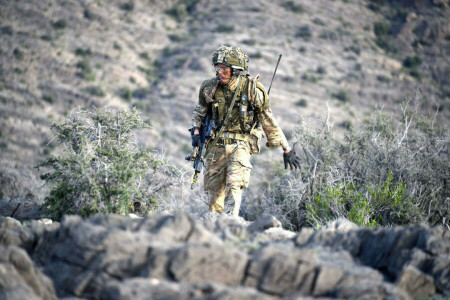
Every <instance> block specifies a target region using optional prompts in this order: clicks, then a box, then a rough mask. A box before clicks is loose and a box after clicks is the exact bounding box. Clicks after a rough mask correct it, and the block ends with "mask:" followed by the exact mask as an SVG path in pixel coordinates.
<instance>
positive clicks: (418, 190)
mask: <svg viewBox="0 0 450 300" xmlns="http://www.w3.org/2000/svg"><path fill="white" fill-rule="evenodd" d="M415 97H417V95H416V96H415ZM416 99H417V98H412V99H408V100H407V102H405V103H404V104H403V105H402V106H401V108H400V111H399V114H396V115H389V114H387V113H384V112H382V111H380V110H378V111H375V112H374V113H373V115H371V117H370V119H369V120H367V121H366V122H363V123H361V124H360V125H359V126H357V127H355V128H349V129H348V130H347V131H346V134H345V139H344V141H341V140H337V139H336V138H335V137H334V136H333V132H332V129H333V128H332V127H331V125H330V124H329V123H328V117H327V119H326V120H325V121H322V120H312V121H310V122H305V121H303V122H302V123H301V124H300V125H299V126H298V127H297V128H296V129H295V136H296V139H297V140H298V144H301V146H296V152H297V154H298V155H300V156H301V159H302V162H303V163H302V165H301V168H300V170H297V171H298V172H297V174H289V175H282V174H280V173H279V172H278V171H277V170H274V171H273V175H272V178H273V179H271V184H270V188H269V189H268V190H266V192H265V195H264V196H265V197H264V198H263V199H262V201H261V203H259V204H258V205H259V207H258V208H257V209H259V210H261V213H268V214H272V215H274V216H276V217H277V218H278V219H279V220H280V221H282V222H283V225H284V227H285V228H290V229H293V230H298V229H299V228H301V227H302V226H305V225H310V226H313V227H315V228H317V227H320V226H322V225H324V224H326V223H328V222H329V221H331V220H333V219H336V218H339V217H345V218H347V219H349V220H351V221H353V222H355V223H357V224H359V225H363V226H377V225H407V224H414V223H419V222H428V223H429V224H430V225H438V224H441V225H444V226H446V227H447V228H450V227H449V226H450V220H449V219H448V211H449V209H450V206H449V203H448V199H449V196H450V195H449V190H448V189H447V188H446V187H447V185H448V184H447V181H448V180H447V178H448V177H449V176H450V173H449V172H450V171H449V168H448V165H449V163H450V162H449V156H448V145H449V141H450V135H449V132H448V128H446V127H438V126H437V125H436V124H435V122H434V119H430V118H429V117H428V116H424V115H420V114H419V113H418V107H419V103H418V102H416V101H417V100H416Z"/></svg>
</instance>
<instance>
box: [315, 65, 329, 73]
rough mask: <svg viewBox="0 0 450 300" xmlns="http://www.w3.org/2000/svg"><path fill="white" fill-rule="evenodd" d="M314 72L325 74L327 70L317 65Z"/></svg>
mask: <svg viewBox="0 0 450 300" xmlns="http://www.w3.org/2000/svg"><path fill="white" fill-rule="evenodd" d="M316 72H317V73H318V74H322V75H324V74H327V70H326V69H325V67H323V66H318V67H317V69H316Z"/></svg>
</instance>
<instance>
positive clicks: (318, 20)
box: [313, 18, 325, 26]
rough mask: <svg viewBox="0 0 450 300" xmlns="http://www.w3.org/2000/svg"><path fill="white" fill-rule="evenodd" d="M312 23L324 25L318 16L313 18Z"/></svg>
mask: <svg viewBox="0 0 450 300" xmlns="http://www.w3.org/2000/svg"><path fill="white" fill-rule="evenodd" d="M313 23H314V24H316V25H319V26H325V22H324V21H322V20H321V19H319V18H314V20H313Z"/></svg>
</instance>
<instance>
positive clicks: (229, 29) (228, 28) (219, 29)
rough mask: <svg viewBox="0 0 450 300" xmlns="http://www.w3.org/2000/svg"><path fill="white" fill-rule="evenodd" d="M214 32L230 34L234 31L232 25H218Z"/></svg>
mask: <svg viewBox="0 0 450 300" xmlns="http://www.w3.org/2000/svg"><path fill="white" fill-rule="evenodd" d="M214 31H215V32H220V33H230V32H233V31H234V26H233V25H226V24H220V25H218V26H217V27H216V28H215V29H214Z"/></svg>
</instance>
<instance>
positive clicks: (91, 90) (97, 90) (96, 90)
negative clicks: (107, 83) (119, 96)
mask: <svg viewBox="0 0 450 300" xmlns="http://www.w3.org/2000/svg"><path fill="white" fill-rule="evenodd" d="M84 91H85V92H86V93H88V94H89V95H92V96H95V97H105V91H103V89H102V88H101V87H99V86H97V85H91V86H88V87H87V88H85V89H84Z"/></svg>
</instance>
